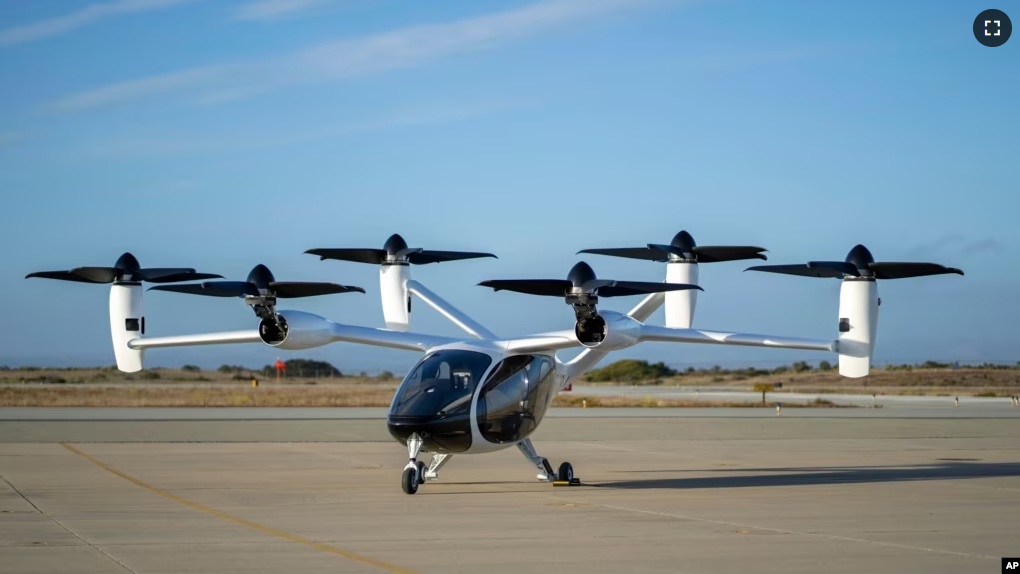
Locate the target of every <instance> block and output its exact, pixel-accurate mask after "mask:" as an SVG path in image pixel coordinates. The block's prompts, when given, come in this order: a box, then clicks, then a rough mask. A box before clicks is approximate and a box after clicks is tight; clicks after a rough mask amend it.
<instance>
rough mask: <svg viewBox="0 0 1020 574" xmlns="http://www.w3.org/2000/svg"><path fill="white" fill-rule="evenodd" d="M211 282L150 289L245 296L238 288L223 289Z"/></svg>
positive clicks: (151, 289) (206, 294)
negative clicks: (212, 285) (215, 286)
mask: <svg viewBox="0 0 1020 574" xmlns="http://www.w3.org/2000/svg"><path fill="white" fill-rule="evenodd" d="M207 285H210V283H192V284H189V285H159V286H156V287H150V288H149V291H172V292H174V293H188V294H189V295H205V296H206V297H243V296H244V293H239V292H237V291H236V290H222V289H216V288H212V287H208V286H207Z"/></svg>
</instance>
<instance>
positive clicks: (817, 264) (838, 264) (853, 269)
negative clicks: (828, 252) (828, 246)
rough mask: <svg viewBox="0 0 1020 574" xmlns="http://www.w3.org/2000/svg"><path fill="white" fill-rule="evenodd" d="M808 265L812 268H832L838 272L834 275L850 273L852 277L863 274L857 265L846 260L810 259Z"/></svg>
mask: <svg viewBox="0 0 1020 574" xmlns="http://www.w3.org/2000/svg"><path fill="white" fill-rule="evenodd" d="M807 266H808V267H810V268H811V269H831V270H832V271H833V272H835V273H837V275H834V277H839V276H840V275H839V274H842V275H849V276H851V277H860V276H861V271H860V270H859V269H857V266H856V265H854V264H853V263H847V262H845V261H808V264H807Z"/></svg>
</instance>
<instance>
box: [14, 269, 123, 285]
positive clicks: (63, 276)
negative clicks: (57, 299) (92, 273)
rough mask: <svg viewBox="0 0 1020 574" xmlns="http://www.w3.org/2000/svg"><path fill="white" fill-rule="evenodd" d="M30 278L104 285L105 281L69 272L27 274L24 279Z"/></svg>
mask: <svg viewBox="0 0 1020 574" xmlns="http://www.w3.org/2000/svg"><path fill="white" fill-rule="evenodd" d="M31 277H39V278H41V279H58V280H60V281H77V282H78V283H106V281H93V280H92V279H88V278H86V277H82V276H81V275H76V274H74V273H71V272H70V271H37V272H35V273H29V274H28V275H25V279H29V278H31Z"/></svg>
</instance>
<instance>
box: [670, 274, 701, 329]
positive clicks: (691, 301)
mask: <svg viewBox="0 0 1020 574" xmlns="http://www.w3.org/2000/svg"><path fill="white" fill-rule="evenodd" d="M666 283H688V284H690V285H697V284H698V264H697V263H693V262H686V261H672V262H670V263H667V264H666ZM697 304H698V290H697V289H688V290H686V291H669V292H667V293H666V326H667V327H670V328H673V329H690V328H691V325H692V324H693V323H694V308H695V307H696V306H697Z"/></svg>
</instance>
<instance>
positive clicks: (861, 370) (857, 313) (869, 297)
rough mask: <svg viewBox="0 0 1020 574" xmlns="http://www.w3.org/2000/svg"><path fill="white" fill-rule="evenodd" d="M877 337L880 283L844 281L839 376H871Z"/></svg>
mask: <svg viewBox="0 0 1020 574" xmlns="http://www.w3.org/2000/svg"><path fill="white" fill-rule="evenodd" d="M877 334H878V285H877V283H876V282H875V281H874V280H873V279H872V280H861V279H844V280H843V284H842V285H841V286H840V289H839V374H841V375H843V376H844V377H850V378H854V379H856V378H860V377H865V376H867V375H868V373H870V372H871V358H872V356H873V355H874V354H875V337H876V336H877Z"/></svg>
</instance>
